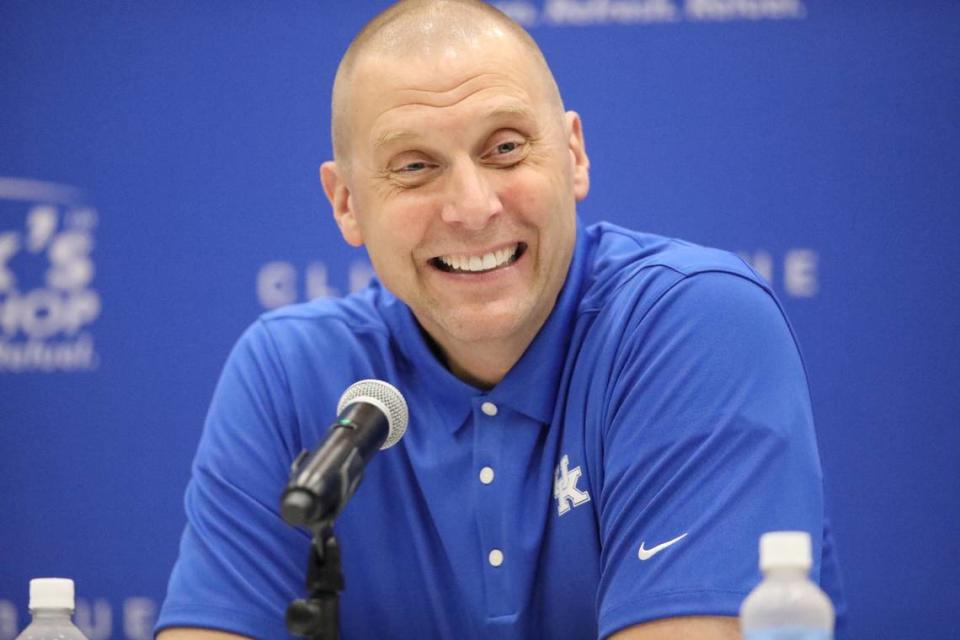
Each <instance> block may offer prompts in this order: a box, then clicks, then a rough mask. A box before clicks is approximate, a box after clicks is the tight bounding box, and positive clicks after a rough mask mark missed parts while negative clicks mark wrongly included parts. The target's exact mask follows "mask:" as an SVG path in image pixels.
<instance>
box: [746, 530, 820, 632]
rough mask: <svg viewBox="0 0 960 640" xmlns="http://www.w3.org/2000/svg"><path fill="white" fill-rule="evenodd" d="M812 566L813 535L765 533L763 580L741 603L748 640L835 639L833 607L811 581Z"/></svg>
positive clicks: (761, 567) (763, 540) (762, 559)
mask: <svg viewBox="0 0 960 640" xmlns="http://www.w3.org/2000/svg"><path fill="white" fill-rule="evenodd" d="M812 565H813V553H812V545H811V542H810V534H809V533H807V532H805V531H771V532H770V533H765V534H763V535H762V536H760V571H762V572H763V580H762V581H761V582H760V584H759V585H757V587H756V588H755V589H754V590H753V591H751V592H750V594H749V595H748V596H747V597H746V599H745V600H744V601H743V605H742V606H741V607H740V630H741V631H742V632H743V637H744V640H832V638H833V622H834V614H833V605H832V604H831V603H830V598H828V597H827V594H825V593H824V592H823V591H822V590H821V589H820V587H819V586H817V585H816V584H815V583H814V582H813V581H812V580H810V575H809V574H810V567H811V566H812Z"/></svg>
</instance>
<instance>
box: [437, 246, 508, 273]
mask: <svg viewBox="0 0 960 640" xmlns="http://www.w3.org/2000/svg"><path fill="white" fill-rule="evenodd" d="M516 251H517V247H516V246H514V247H510V248H507V249H500V250H499V251H491V252H490V253H485V254H484V255H482V256H440V258H439V259H440V261H441V262H443V263H444V264H445V265H447V266H448V267H450V268H451V269H454V270H456V271H474V272H475V271H489V270H491V269H496V268H497V267H500V266H503V265H504V264H506V263H507V262H509V261H510V258H512V257H513V254H514V253H516Z"/></svg>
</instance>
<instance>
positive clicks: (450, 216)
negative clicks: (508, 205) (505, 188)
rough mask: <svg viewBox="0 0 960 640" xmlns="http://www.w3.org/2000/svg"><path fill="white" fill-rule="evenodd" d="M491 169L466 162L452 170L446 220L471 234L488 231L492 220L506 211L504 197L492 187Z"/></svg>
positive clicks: (445, 204)
mask: <svg viewBox="0 0 960 640" xmlns="http://www.w3.org/2000/svg"><path fill="white" fill-rule="evenodd" d="M487 171H491V170H489V169H483V168H482V167H478V166H477V165H476V164H474V163H473V162H472V161H463V162H460V163H457V164H455V165H454V166H453V167H452V168H451V173H450V176H449V184H448V188H447V194H446V202H445V203H444V205H443V214H442V215H443V220H444V222H447V223H449V224H459V225H462V226H463V227H465V228H467V229H471V230H478V229H482V228H484V227H485V226H486V225H487V223H488V222H489V221H490V219H491V218H492V217H494V216H496V215H497V214H499V213H500V212H501V211H502V210H503V205H502V204H501V202H500V197H499V196H498V195H497V192H496V190H495V189H494V188H493V186H492V185H491V184H490V180H489V178H490V176H487V175H485V173H486V172H487Z"/></svg>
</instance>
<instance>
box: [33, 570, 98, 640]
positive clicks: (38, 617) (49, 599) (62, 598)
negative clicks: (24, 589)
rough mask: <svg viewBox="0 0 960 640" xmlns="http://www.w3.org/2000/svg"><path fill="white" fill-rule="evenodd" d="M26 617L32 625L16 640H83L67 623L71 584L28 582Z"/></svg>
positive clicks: (61, 580) (70, 612)
mask: <svg viewBox="0 0 960 640" xmlns="http://www.w3.org/2000/svg"><path fill="white" fill-rule="evenodd" d="M30 613H31V614H33V621H32V622H31V623H30V625H29V626H28V627H27V628H26V629H24V630H23V632H22V633H21V634H20V635H18V636H17V640H87V639H86V637H85V636H84V635H83V634H82V633H80V629H78V628H77V627H75V626H74V624H73V621H72V620H71V619H70V618H71V617H72V616H73V580H68V579H66V578H34V579H33V580H31V581H30Z"/></svg>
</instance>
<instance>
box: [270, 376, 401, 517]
mask: <svg viewBox="0 0 960 640" xmlns="http://www.w3.org/2000/svg"><path fill="white" fill-rule="evenodd" d="M407 418H408V414H407V403H406V401H405V400H404V399H403V396H402V395H401V394H400V392H399V391H397V389H396V388H395V387H393V385H390V384H388V383H386V382H384V381H383V380H360V381H359V382H354V383H353V384H352V385H350V386H349V387H347V390H346V391H344V392H343V395H342V396H340V402H339V403H338V404H337V420H336V422H334V423H333V424H332V425H330V429H329V430H328V431H327V436H326V437H325V438H324V440H323V442H322V443H321V444H320V446H319V447H317V448H316V449H314V451H313V452H310V451H307V450H306V449H304V450H303V451H301V452H300V455H299V456H297V459H296V460H294V461H293V464H292V465H291V467H290V481H289V482H288V483H287V487H286V489H284V492H283V497H282V498H281V501H280V515H281V516H283V519H284V520H285V521H286V522H287V523H288V524H291V525H294V526H298V525H300V526H309V525H311V524H316V523H320V522H324V521H330V520H333V518H334V517H336V515H337V514H338V513H340V510H341V509H343V507H344V505H346V503H347V501H348V500H349V499H350V498H351V497H352V496H353V494H354V492H355V491H356V490H357V485H359V484H360V480H361V479H362V478H363V468H364V466H366V464H367V463H368V462H370V459H371V458H372V457H373V455H374V454H375V453H376V452H377V451H378V450H380V449H386V448H388V447H392V446H393V445H395V444H396V443H397V442H399V441H400V438H402V437H403V433H404V432H405V431H406V430H407Z"/></svg>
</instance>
